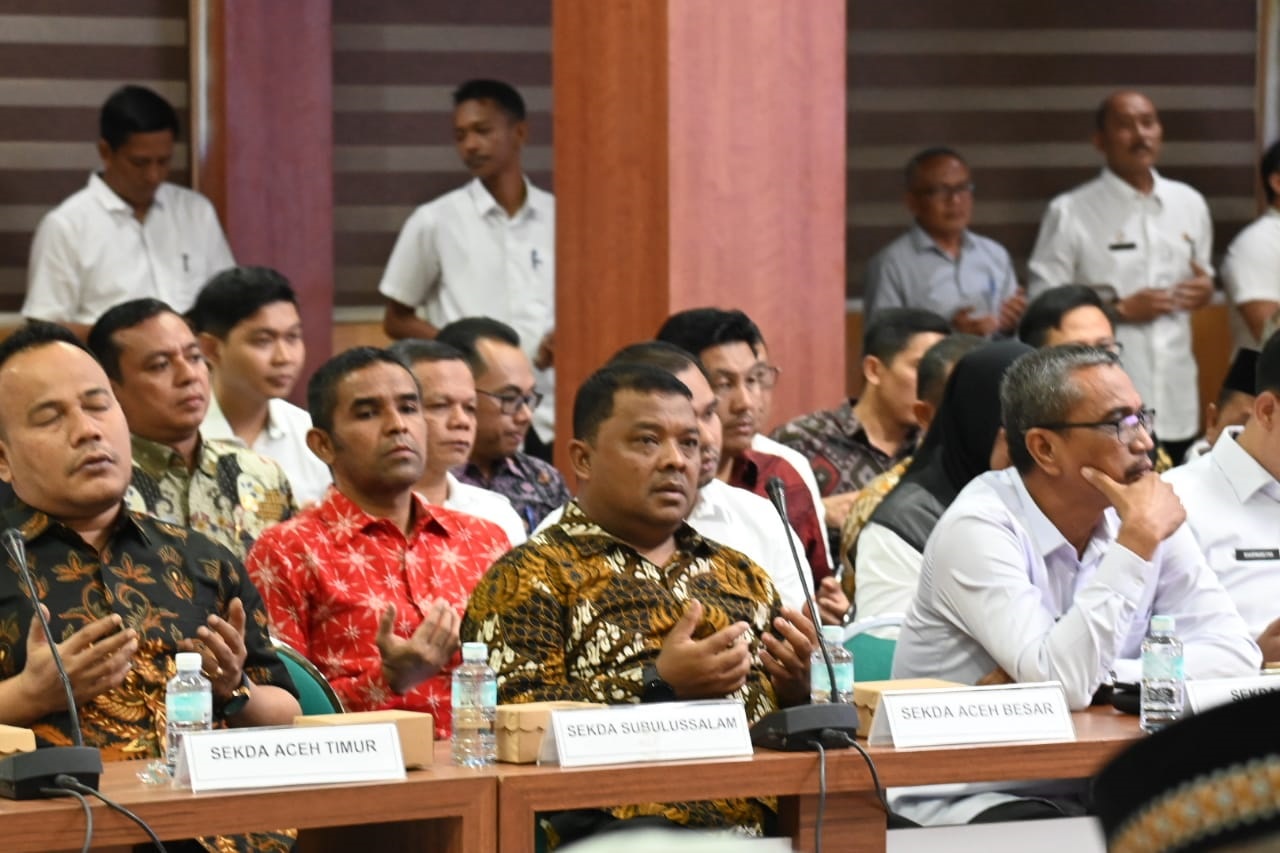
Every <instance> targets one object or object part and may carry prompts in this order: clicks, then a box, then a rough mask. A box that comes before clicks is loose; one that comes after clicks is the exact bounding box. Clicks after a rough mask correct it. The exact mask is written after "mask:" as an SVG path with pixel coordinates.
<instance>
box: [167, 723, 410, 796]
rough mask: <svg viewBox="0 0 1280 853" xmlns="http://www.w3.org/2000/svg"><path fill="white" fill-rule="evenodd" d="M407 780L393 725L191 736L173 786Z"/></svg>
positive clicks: (213, 788) (223, 731)
mask: <svg viewBox="0 0 1280 853" xmlns="http://www.w3.org/2000/svg"><path fill="white" fill-rule="evenodd" d="M404 777H405V775H404V759H403V758H402V757H401V754H400V735H399V734H398V733H397V731H396V725H395V723H364V724H360V725H351V726H326V727H321V728H288V727H285V726H280V727H272V728H261V729H218V730H215V731H209V732H189V733H187V734H185V735H183V737H182V748H181V750H180V751H179V753H178V766H177V769H176V772H175V774H174V781H175V784H177V785H178V786H180V787H188V788H190V789H191V790H192V791H195V792H200V791H225V790H232V789H236V788H278V787H288V786H291V785H324V784H332V783H338V782H376V781H382V780H389V779H403V778H404Z"/></svg>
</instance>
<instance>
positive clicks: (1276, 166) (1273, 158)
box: [1258, 142, 1280, 204]
mask: <svg viewBox="0 0 1280 853" xmlns="http://www.w3.org/2000/svg"><path fill="white" fill-rule="evenodd" d="M1258 172H1259V173H1260V175H1261V177H1262V191H1263V192H1264V193H1266V194H1267V204H1274V203H1275V200H1276V191H1275V190H1273V189H1272V188H1271V176H1272V175H1274V174H1275V173H1276V172H1280V142H1273V143H1271V145H1270V147H1268V148H1267V150H1266V151H1265V152H1263V154H1262V160H1260V161H1259V162H1258Z"/></svg>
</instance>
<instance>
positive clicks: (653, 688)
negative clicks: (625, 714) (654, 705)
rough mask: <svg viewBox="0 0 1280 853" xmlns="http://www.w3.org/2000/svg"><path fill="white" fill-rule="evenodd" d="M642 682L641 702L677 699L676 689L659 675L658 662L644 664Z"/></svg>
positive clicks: (641, 673) (641, 672)
mask: <svg viewBox="0 0 1280 853" xmlns="http://www.w3.org/2000/svg"><path fill="white" fill-rule="evenodd" d="M640 683H641V684H642V685H643V686H642V687H641V689H640V701H641V702H674V701H675V700H676V689H675V688H674V687H672V686H671V685H670V684H668V683H667V682H665V681H663V680H662V676H661V675H658V665H657V664H656V663H653V662H650V663H646V664H645V665H644V668H643V669H642V670H640Z"/></svg>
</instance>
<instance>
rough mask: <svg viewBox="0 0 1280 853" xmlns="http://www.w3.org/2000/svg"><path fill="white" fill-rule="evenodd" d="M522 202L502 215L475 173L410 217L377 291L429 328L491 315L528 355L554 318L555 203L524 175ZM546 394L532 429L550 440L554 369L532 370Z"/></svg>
mask: <svg viewBox="0 0 1280 853" xmlns="http://www.w3.org/2000/svg"><path fill="white" fill-rule="evenodd" d="M525 192H526V195H525V203H524V206H523V207H521V208H520V209H519V210H518V211H516V213H515V215H514V216H508V215H507V212H506V211H505V210H504V209H503V208H502V206H501V205H500V204H498V202H497V201H495V200H494V198H493V196H492V195H490V194H489V191H488V190H487V189H485V186H484V184H483V183H481V181H480V179H479V178H476V179H474V180H472V181H471V182H470V183H468V184H466V185H465V186H463V187H461V188H459V189H456V190H454V191H453V192H450V193H446V194H445V195H442V196H440V197H439V198H437V199H434V200H433V201H430V202H427V203H426V204H424V205H422V206H421V207H419V208H418V209H417V210H415V211H414V212H413V214H412V215H410V216H409V219H408V220H407V221H406V222H405V224H404V227H403V228H402V229H401V231H400V236H399V237H398V238H396V245H395V248H394V249H392V250H391V258H390V259H389V260H388V261H387V268H386V270H385V271H384V272H383V274H382V282H381V283H380V284H379V285H378V292H379V293H381V294H382V295H383V296H386V297H389V298H391V299H394V300H395V301H396V302H399V303H401V304H402V305H411V306H414V307H418V308H420V309H422V312H423V314H424V315H425V316H426V318H427V320H428V321H429V322H430V323H431V324H432V325H434V326H437V327H439V326H444V325H446V324H448V323H451V322H453V321H454V320H461V319H462V318H463V317H492V318H493V319H495V320H501V321H502V322H504V323H506V324H507V325H509V326H511V328H513V329H515V330H516V332H517V333H518V334H519V335H520V345H521V348H522V349H524V351H525V353H526V354H527V355H528V356H529V360H530V361H533V360H534V358H535V357H536V355H537V353H538V345H539V344H540V343H541V342H542V339H543V337H544V336H545V335H546V334H547V332H549V331H551V330H552V328H554V326H555V322H556V299H555V281H556V256H555V248H556V238H555V227H556V203H555V198H554V197H553V196H552V195H551V194H550V193H548V192H544V191H543V190H540V189H538V188H537V187H535V186H534V185H533V184H531V183H529V181H528V179H526V180H525ZM537 380H538V388H539V390H541V391H542V392H543V394H544V395H546V399H544V401H543V403H542V405H541V406H539V407H538V410H537V411H536V412H535V413H534V427H535V428H536V429H537V430H538V434H539V435H540V436H542V437H543V438H544V439H549V438H550V437H551V435H552V432H553V427H554V424H555V399H554V395H555V372H554V370H548V371H539V372H538V373H537Z"/></svg>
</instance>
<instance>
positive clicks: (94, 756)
mask: <svg viewBox="0 0 1280 853" xmlns="http://www.w3.org/2000/svg"><path fill="white" fill-rule="evenodd" d="M3 539H4V549H5V551H7V552H8V554H9V558H10V559H11V560H12V561H13V562H14V564H15V566H16V568H17V571H18V574H19V575H20V576H21V577H22V582H23V585H24V586H25V587H26V592H27V597H28V598H30V599H31V606H32V608H33V609H34V610H35V618H36V619H39V620H40V627H41V628H42V629H43V630H44V636H45V640H46V642H48V644H49V652H50V653H51V654H52V656H53V665H54V667H56V668H57V670H58V680H59V681H61V682H62V689H63V690H64V691H65V692H66V695H67V711H68V713H69V715H70V718H71V737H72V740H73V741H74V742H75V746H53V747H45V748H43V749H37V750H36V751H35V752H19V753H15V754H14V755H10V756H8V757H7V758H4V759H0V797H6V798H8V799H11V800H31V799H37V798H40V797H48V796H59V795H60V793H59V792H57V791H56V789H57V788H58V787H59V786H58V785H57V783H56V782H55V777H56V776H59V775H61V774H66V775H68V776H72V777H75V778H76V779H77V780H79V781H80V783H81V784H82V785H87V786H88V787H90V788H94V789H97V787H98V777H99V776H100V775H101V774H102V754H101V753H100V752H99V751H98V750H97V749H96V748H94V747H89V746H85V745H84V734H83V733H82V732H81V731H80V713H79V711H77V709H76V696H75V691H74V690H73V689H72V687H71V679H70V678H69V677H68V676H67V669H66V667H65V666H64V665H63V663H62V655H61V654H59V653H58V644H57V642H56V641H55V639H54V637H53V632H52V631H51V630H50V628H49V620H48V618H47V617H46V616H45V615H44V608H42V607H41V606H40V593H39V592H38V591H37V590H36V582H35V580H34V579H33V578H32V577H31V572H30V571H29V570H28V569H27V547H26V543H25V542H24V541H23V539H22V534H21V533H19V532H18V531H17V530H16V529H14V528H12V527H10V528H9V529H7V530H5V532H4V534H3ZM30 664H31V662H30V661H27V665H28V666H29V665H30Z"/></svg>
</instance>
